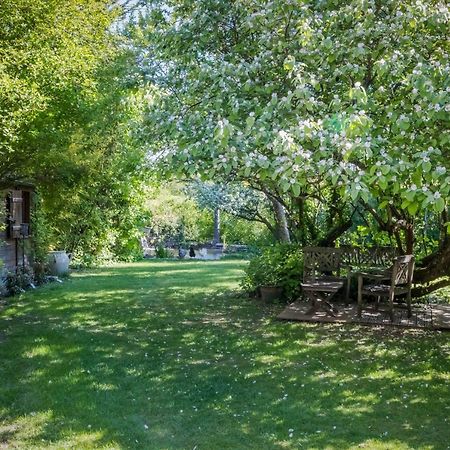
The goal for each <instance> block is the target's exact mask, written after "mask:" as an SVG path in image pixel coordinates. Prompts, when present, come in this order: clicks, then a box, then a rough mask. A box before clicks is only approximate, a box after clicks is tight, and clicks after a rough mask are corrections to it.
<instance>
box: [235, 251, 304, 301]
mask: <svg viewBox="0 0 450 450" xmlns="http://www.w3.org/2000/svg"><path fill="white" fill-rule="evenodd" d="M302 273H303V254H302V249H301V247H299V246H298V245H293V244H277V245H274V246H271V247H267V248H265V249H264V250H263V251H262V253H261V254H260V255H259V256H256V257H255V258H253V259H252V260H251V261H250V264H249V265H248V267H247V269H246V270H245V277H244V279H243V280H242V282H241V286H242V287H243V288H244V289H245V290H247V291H249V292H255V291H256V290H257V289H258V288H259V287H260V286H280V287H282V288H283V293H284V296H285V297H286V298H287V299H288V300H294V299H295V298H297V297H298V296H299V295H300V281H301V277H302Z"/></svg>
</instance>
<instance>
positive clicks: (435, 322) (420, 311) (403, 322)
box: [277, 300, 450, 330]
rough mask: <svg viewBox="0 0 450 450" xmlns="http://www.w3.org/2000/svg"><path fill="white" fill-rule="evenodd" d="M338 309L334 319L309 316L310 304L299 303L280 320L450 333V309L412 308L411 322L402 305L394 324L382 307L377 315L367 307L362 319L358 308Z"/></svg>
mask: <svg viewBox="0 0 450 450" xmlns="http://www.w3.org/2000/svg"><path fill="white" fill-rule="evenodd" d="M335 306H336V307H337V310H338V311H337V313H336V314H335V316H334V317H333V316H331V315H329V314H327V313H326V312H323V311H317V312H315V313H314V314H312V315H309V314H306V313H307V312H308V310H309V309H310V308H311V304H310V302H306V301H301V300H298V301H296V302H294V303H291V304H290V305H288V306H287V307H286V308H285V309H284V310H283V311H282V312H281V314H279V315H278V316H277V318H278V319H282V320H297V321H300V322H333V323H335V322H341V323H359V324H365V325H391V326H392V325H393V326H400V327H410V328H425V329H432V330H450V305H413V309H412V316H411V317H410V318H408V317H407V311H406V309H405V308H404V307H402V305H397V306H396V308H395V312H394V322H391V321H390V320H389V315H388V312H387V311H385V310H384V309H383V305H382V306H380V309H379V310H378V311H376V310H375V309H374V308H371V307H369V306H366V307H365V308H364V309H363V313H362V317H358V315H357V307H356V304H351V305H345V304H339V303H336V304H335Z"/></svg>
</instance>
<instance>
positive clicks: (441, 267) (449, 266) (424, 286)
mask: <svg viewBox="0 0 450 450" xmlns="http://www.w3.org/2000/svg"><path fill="white" fill-rule="evenodd" d="M414 283H416V284H417V285H418V286H416V287H414V289H413V291H412V294H413V296H414V297H419V296H422V295H426V294H429V293H431V292H433V291H436V290H437V289H440V288H442V287H445V286H450V240H449V239H445V240H444V243H443V245H441V246H440V247H439V249H438V250H436V251H435V252H434V253H431V254H430V255H428V256H426V257H425V258H424V259H423V260H422V261H421V263H420V265H418V267H417V268H416V270H415V271H414Z"/></svg>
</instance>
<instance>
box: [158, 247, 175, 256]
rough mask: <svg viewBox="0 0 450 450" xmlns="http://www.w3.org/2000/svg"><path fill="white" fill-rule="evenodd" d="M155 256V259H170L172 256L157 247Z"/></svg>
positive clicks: (167, 250)
mask: <svg viewBox="0 0 450 450" xmlns="http://www.w3.org/2000/svg"><path fill="white" fill-rule="evenodd" d="M155 256H156V257H157V258H171V257H172V254H171V253H170V251H169V249H167V248H164V247H162V246H159V247H156V249H155Z"/></svg>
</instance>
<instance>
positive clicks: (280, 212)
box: [270, 197, 291, 243]
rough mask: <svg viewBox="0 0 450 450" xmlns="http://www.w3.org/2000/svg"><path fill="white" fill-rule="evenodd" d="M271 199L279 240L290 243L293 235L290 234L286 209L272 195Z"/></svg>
mask: <svg viewBox="0 0 450 450" xmlns="http://www.w3.org/2000/svg"><path fill="white" fill-rule="evenodd" d="M270 201H271V202H272V206H273V212H274V213H275V221H276V224H277V235H278V236H277V237H278V240H279V241H280V242H286V243H290V242H291V237H290V234H289V228H288V223H287V219H286V211H285V210H284V206H283V205H282V204H281V203H280V202H279V201H278V200H277V199H276V198H273V197H270Z"/></svg>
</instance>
